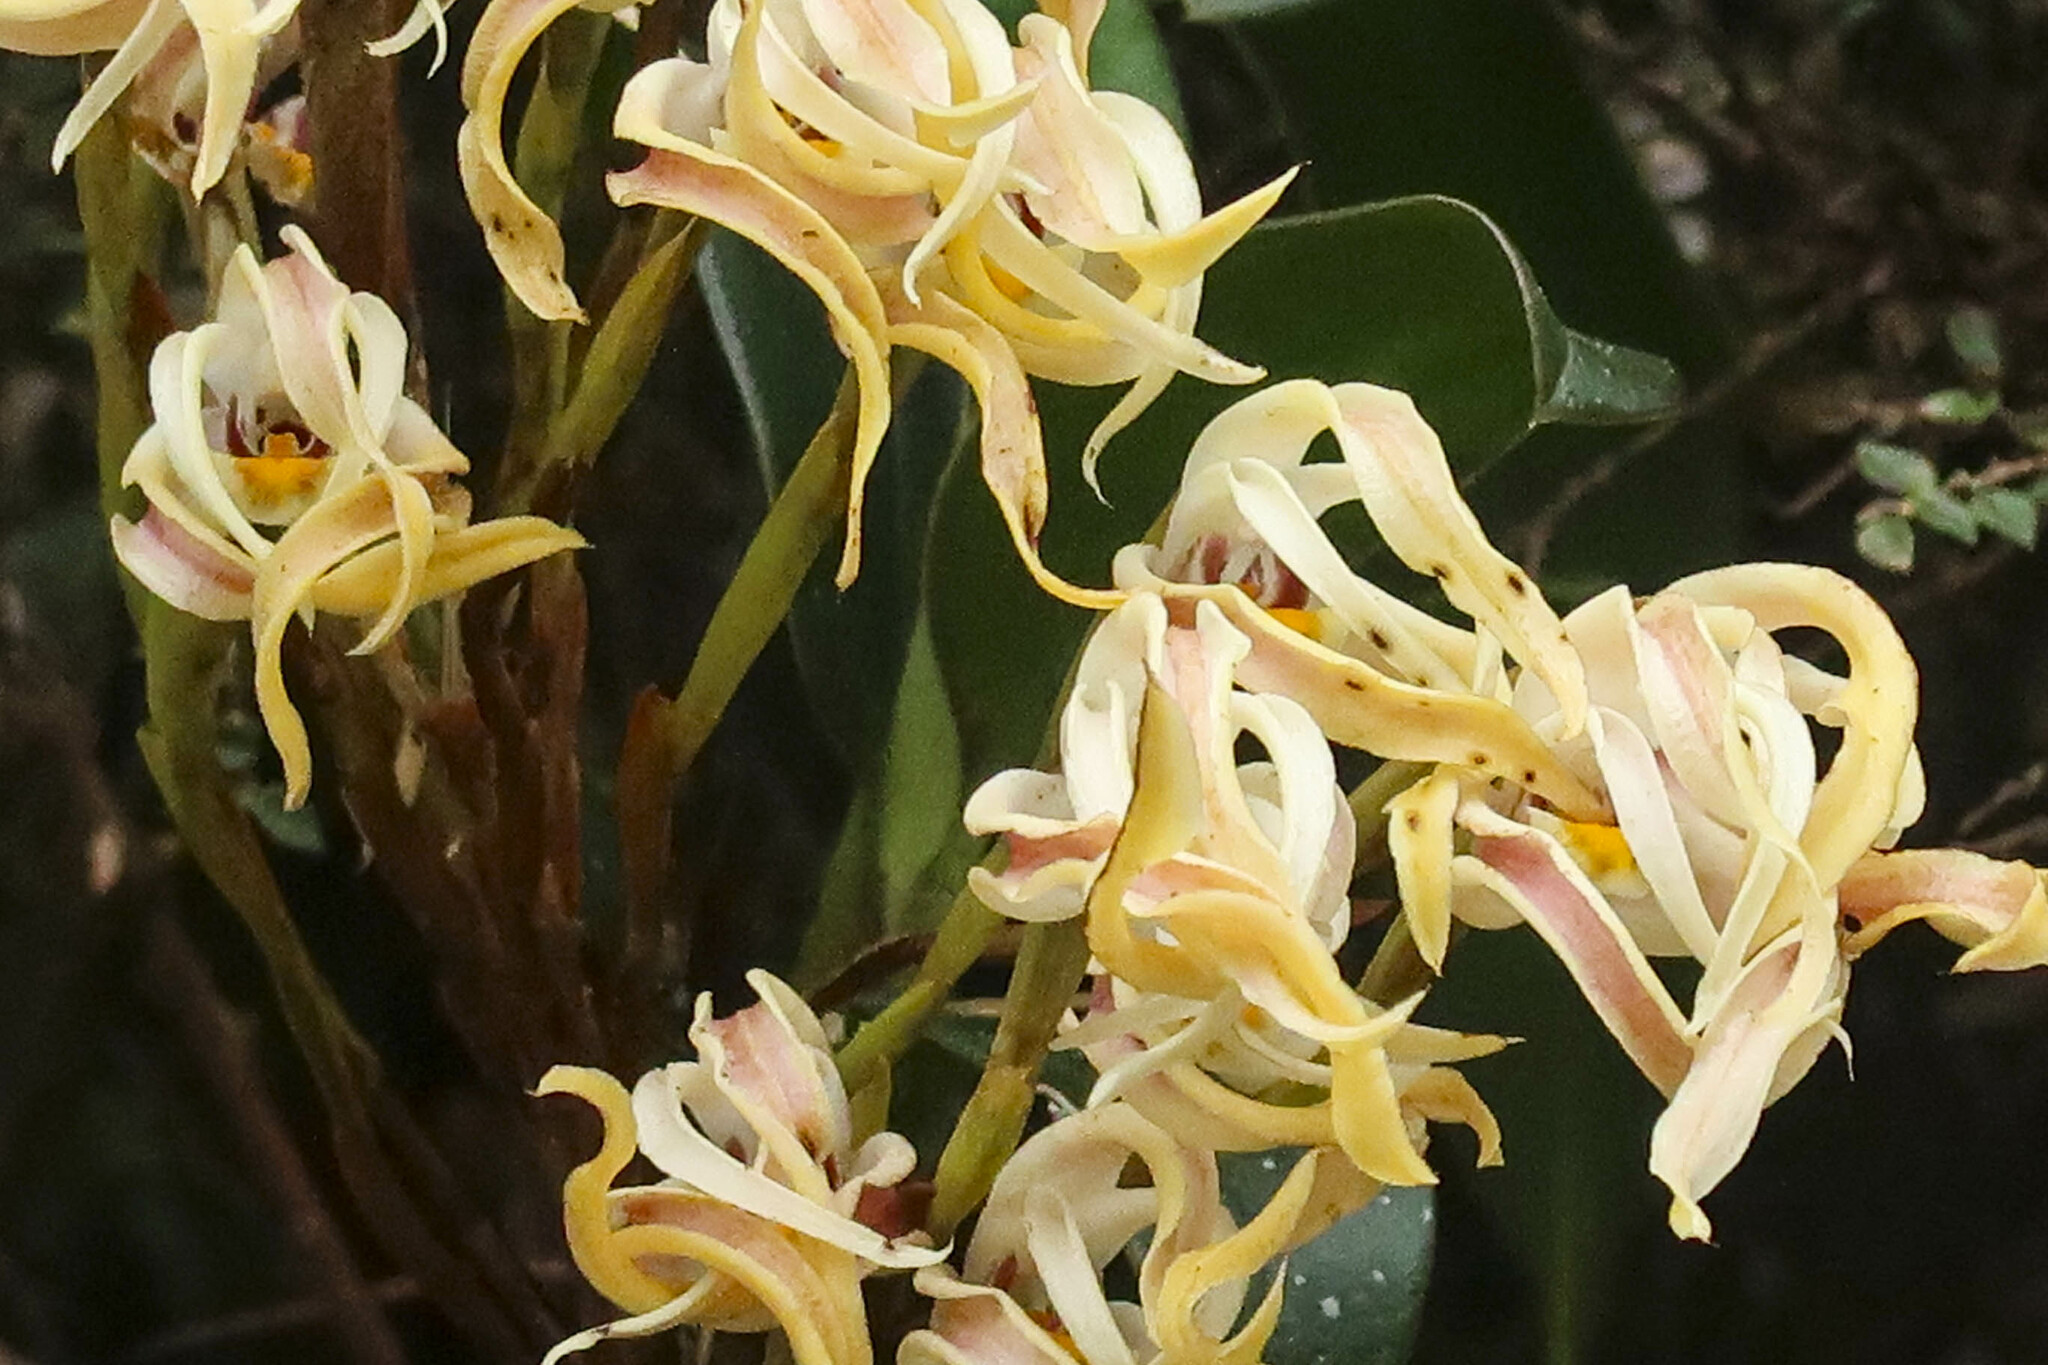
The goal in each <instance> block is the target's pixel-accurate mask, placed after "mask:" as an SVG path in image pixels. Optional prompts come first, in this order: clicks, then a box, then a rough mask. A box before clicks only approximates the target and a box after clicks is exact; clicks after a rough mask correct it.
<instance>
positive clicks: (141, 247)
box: [72, 118, 170, 622]
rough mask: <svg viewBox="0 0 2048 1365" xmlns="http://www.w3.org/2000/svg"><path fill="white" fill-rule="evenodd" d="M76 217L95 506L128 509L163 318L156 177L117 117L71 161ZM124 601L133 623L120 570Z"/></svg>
mask: <svg viewBox="0 0 2048 1365" xmlns="http://www.w3.org/2000/svg"><path fill="white" fill-rule="evenodd" d="M72 169H73V175H74V176H75V178H76V182H77V185H78V218H79V222H80V224H81V225H82V226H83V228H84V229H85V259H86V276H85V311H86V322H87V326H88V329H89V333H90V336H91V341H92V366H93V374H94V378H95V379H96V380H97V381H98V395H99V411H98V413H97V422H96V425H97V430H96V431H95V433H94V434H95V438H96V441H97V444H98V450H99V482H100V511H101V513H102V514H103V515H105V516H108V517H113V516H115V515H117V514H127V515H134V514H136V513H137V512H138V511H139V510H140V507H141V499H140V497H139V496H137V495H134V494H130V493H127V492H125V491H124V490H123V489H122V487H121V466H122V464H123V463H125V462H126V461H127V459H128V452H129V450H130V449H131V448H133V446H134V445H135V440H136V438H137V437H139V436H140V435H142V433H143V431H144V430H145V429H147V427H148V426H149V419H150V413H149V356H150V352H151V351H152V350H153V349H155V346H156V342H157V340H158V339H159V338H160V337H161V336H162V335H163V334H164V333H166V332H167V331H168V330H169V326H170V319H169V317H168V315H164V314H162V310H161V307H160V306H159V308H158V310H157V311H158V313H159V316H157V317H149V316H147V315H146V312H145V308H144V305H145V303H147V302H156V301H159V300H160V299H161V295H159V294H157V293H156V292H155V283H154V277H155V275H156V272H157V267H158V262H159V260H160V258H161V257H162V254H163V242H164V220H165V217H166V214H165V211H164V210H165V203H164V200H165V195H164V193H163V189H162V182H161V181H159V180H158V179H157V178H156V175H155V173H154V172H152V171H151V170H150V169H149V168H148V167H147V166H145V165H144V164H143V163H142V160H141V158H139V157H137V156H134V155H132V154H131V153H130V151H129V149H128V139H127V135H126V134H125V133H124V132H123V130H122V128H121V121H120V120H119V119H111V118H107V119H101V120H100V121H99V122H98V123H97V124H96V125H94V127H93V130H92V131H91V132H90V133H88V134H87V135H86V139H85V141H84V143H82V144H81V145H80V146H79V148H78V154H77V155H76V156H75V157H73V158H72ZM122 584H123V586H124V588H126V589H127V591H128V594H129V598H128V608H129V611H130V613H131V614H132V615H133V616H134V617H135V619H136V620H137V621H138V622H139V621H140V620H141V619H142V603H143V602H144V601H146V600H147V598H146V595H143V594H142V593H141V589H140V587H139V585H137V584H135V582H134V580H133V579H130V578H129V577H128V576H127V575H125V574H124V575H122Z"/></svg>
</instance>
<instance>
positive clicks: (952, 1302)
mask: <svg viewBox="0 0 2048 1365" xmlns="http://www.w3.org/2000/svg"><path fill="white" fill-rule="evenodd" d="M916 1283H917V1292H918V1293H920V1294H923V1295H924V1296H925V1297H927V1298H932V1299H936V1300H938V1302H937V1303H936V1304H934V1305H933V1307H932V1318H931V1326H930V1327H929V1328H926V1329H922V1330H919V1331H916V1332H912V1333H911V1334H910V1335H909V1336H907V1337H905V1338H904V1339H903V1345H902V1347H901V1348H900V1349H899V1350H898V1352H897V1355H896V1362H897V1365H1074V1361H1073V1357H1072V1356H1070V1355H1068V1354H1067V1352H1066V1351H1065V1350H1063V1349H1062V1348H1061V1347H1060V1346H1059V1344H1058V1343H1057V1342H1055V1341H1054V1340H1053V1339H1052V1337H1051V1336H1050V1335H1049V1334H1048V1333H1047V1332H1046V1331H1045V1329H1044V1328H1042V1327H1040V1326H1039V1325H1038V1324H1037V1323H1035V1322H1033V1321H1032V1320H1031V1317H1030V1315H1029V1314H1027V1313H1026V1312H1025V1311H1024V1310H1023V1309H1022V1308H1020V1307H1019V1306H1018V1305H1017V1302H1016V1301H1015V1300H1014V1299H1012V1298H1011V1297H1010V1296H1009V1295H1008V1294H1005V1293H1003V1292H1002V1291H1001V1290H999V1289H991V1288H987V1287H985V1286H982V1285H977V1284H967V1283H964V1282H963V1281H961V1280H960V1279H959V1278H958V1277H956V1276H955V1275H954V1274H953V1273H952V1272H951V1271H950V1270H948V1269H946V1268H944V1267H937V1266H935V1267H933V1268H932V1269H930V1270H920V1271H918V1272H917V1280H916Z"/></svg>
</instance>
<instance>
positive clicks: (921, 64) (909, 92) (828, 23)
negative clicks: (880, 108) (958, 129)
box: [744, 0, 955, 104]
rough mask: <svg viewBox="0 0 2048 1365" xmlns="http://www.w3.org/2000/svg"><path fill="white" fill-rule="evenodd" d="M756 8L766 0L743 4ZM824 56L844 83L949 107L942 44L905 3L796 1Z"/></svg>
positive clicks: (749, 0)
mask: <svg viewBox="0 0 2048 1365" xmlns="http://www.w3.org/2000/svg"><path fill="white" fill-rule="evenodd" d="M744 3H746V4H747V5H761V4H764V3H765V0H744ZM798 4H799V5H800V7H801V8H802V10H803V16H804V20H805V22H806V23H808V24H809V25H810V28H811V32H812V33H813V34H814V35H815V36H816V37H817V40H818V46H819V47H821V48H822V49H824V52H825V56H826V58H827V60H829V61H830V62H831V63H832V65H833V66H834V67H836V68H838V70H839V71H840V72H841V73H842V74H844V75H845V76H846V77H847V79H849V80H853V81H858V82H859V83H860V84H862V85H870V86H873V87H875V88H876V89H878V90H886V91H888V92H889V93H890V94H892V95H896V96H898V97H899V98H902V99H909V100H922V101H924V102H926V103H928V104H949V103H951V102H952V100H953V96H954V93H955V92H954V91H953V88H952V81H951V78H950V77H949V75H948V74H947V73H948V61H947V54H946V48H945V44H944V43H943V42H941V41H940V39H939V35H938V33H937V32H936V31H935V30H934V29H933V28H932V26H931V25H930V24H928V23H926V22H925V20H924V19H923V18H922V17H921V16H920V15H919V13H918V11H917V8H916V6H914V5H912V4H909V3H907V0H798Z"/></svg>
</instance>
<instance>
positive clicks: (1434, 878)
mask: <svg viewBox="0 0 2048 1365" xmlns="http://www.w3.org/2000/svg"><path fill="white" fill-rule="evenodd" d="M1457 808H1458V777H1457V773H1456V772H1455V771H1453V770H1451V769H1447V768H1439V769H1438V770H1437V771H1436V772H1434V773H1431V774H1430V775H1429V776H1428V777H1425V778H1423V779H1422V780H1421V781H1420V782H1417V783H1416V784H1415V785H1414V786H1412V787H1410V788H1408V789H1407V790H1406V791H1404V792H1402V793H1401V794H1400V795H1399V796H1396V797H1395V798H1394V799H1393V800H1392V801H1389V802H1388V803H1387V812H1386V813H1387V851H1388V853H1389V854H1390V855H1391V856H1392V857H1393V860H1394V879H1395V884H1396V885H1397V886H1398V888H1399V889H1400V893H1401V913H1402V914H1403V915H1405V916H1406V917H1407V920H1408V931H1409V933H1410V934H1412V935H1413V936H1414V939H1415V947H1416V951H1418V952H1420V953H1421V954H1422V960H1423V961H1424V962H1427V963H1428V964H1429V965H1430V968H1431V969H1432V970H1434V971H1437V972H1441V971H1443V969H1444V953H1445V952H1446V951H1448V949H1449V948H1450V942H1451V858H1452V856H1453V844H1452V828H1451V817H1452V816H1453V815H1454V814H1455V813H1456V812H1457Z"/></svg>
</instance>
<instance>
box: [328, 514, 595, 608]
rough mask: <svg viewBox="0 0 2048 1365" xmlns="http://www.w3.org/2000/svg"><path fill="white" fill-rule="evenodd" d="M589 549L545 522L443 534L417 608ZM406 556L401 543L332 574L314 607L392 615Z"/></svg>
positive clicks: (519, 520) (518, 520) (507, 521)
mask: <svg viewBox="0 0 2048 1365" xmlns="http://www.w3.org/2000/svg"><path fill="white" fill-rule="evenodd" d="M588 543H589V542H587V541H585V540H584V539H583V537H582V536H580V535H578V534H576V532H574V531H571V530H569V529H567V528H566V527H561V526H557V525H555V524H554V523H553V522H551V521H548V520H547V519H546V518H544V517H501V518H499V519H498V520H496V521H487V522H484V523H482V524H481V525H477V526H464V527H460V528H458V529H456V530H453V531H444V532H441V533H440V534H438V535H436V536H435V537H434V543H433V552H432V553H431V554H430V555H429V556H428V558H427V563H426V568H425V571H424V572H423V573H421V575H420V577H419V581H418V586H417V589H416V596H415V605H417V604H419V603H425V602H433V601H436V600H438V599H440V598H443V597H450V596H453V595H454V594H456V593H459V592H465V591H467V590H468V589H470V588H473V587H475V586H476V585H477V584H478V583H481V582H483V581H484V580H485V579H488V578H496V577H497V576H498V575H499V574H502V573H510V572H511V571H512V570H514V569H517V568H522V567H524V566H525V565H528V564H532V563H535V562H536V561H539V560H542V559H545V558H547V557H548V556H549V555H552V554H560V553H561V552H562V551H564V550H580V549H583V548H584V547H585V546H586V545H587V544H588ZM403 554H404V550H403V547H402V546H400V545H399V544H397V543H396V542H391V543H387V544H383V545H376V546H372V547H371V548H370V549H368V550H365V551H363V552H362V553H361V554H359V555H356V556H355V557H354V558H352V559H350V560H349V561H348V562H347V563H345V564H342V565H339V566H338V567H336V568H334V569H331V570H329V571H328V572H327V573H326V574H325V575H323V576H322V577H321V578H320V580H319V581H318V582H317V583H315V584H314V585H313V595H312V602H313V605H314V607H316V608H317V609H318V610H320V611H329V612H334V613H337V614H338V615H342V616H356V617H369V616H375V615H378V614H379V613H381V612H383V611H386V610H388V608H389V605H390V603H391V602H392V600H393V592H394V587H393V585H394V584H395V583H397V582H399V581H401V579H400V575H401V574H402V572H403V566H402V558H403Z"/></svg>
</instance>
